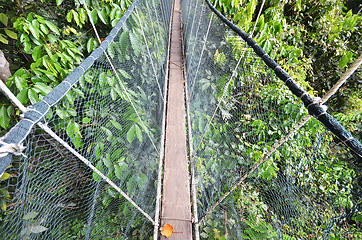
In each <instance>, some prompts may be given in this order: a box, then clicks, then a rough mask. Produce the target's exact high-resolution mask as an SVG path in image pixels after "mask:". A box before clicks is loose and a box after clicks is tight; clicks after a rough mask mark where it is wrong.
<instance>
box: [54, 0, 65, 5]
mask: <svg viewBox="0 0 362 240" xmlns="http://www.w3.org/2000/svg"><path fill="white" fill-rule="evenodd" d="M55 2H56V3H57V6H59V5H60V4H62V2H63V0H56V1H55Z"/></svg>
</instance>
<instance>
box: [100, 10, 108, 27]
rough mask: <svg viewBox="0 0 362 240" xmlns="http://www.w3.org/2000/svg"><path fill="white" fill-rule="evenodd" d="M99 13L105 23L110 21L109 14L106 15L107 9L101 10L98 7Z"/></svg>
mask: <svg viewBox="0 0 362 240" xmlns="http://www.w3.org/2000/svg"><path fill="white" fill-rule="evenodd" d="M97 13H98V17H99V19H100V20H101V21H102V22H103V23H104V24H107V23H108V18H107V15H106V12H105V10H104V9H103V10H102V11H101V10H99V9H97Z"/></svg>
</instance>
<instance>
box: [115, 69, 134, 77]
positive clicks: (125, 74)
mask: <svg viewBox="0 0 362 240" xmlns="http://www.w3.org/2000/svg"><path fill="white" fill-rule="evenodd" d="M118 72H119V73H120V74H121V75H122V76H123V77H124V78H126V79H131V78H132V77H131V76H130V75H129V74H128V73H127V72H126V71H125V70H123V69H118Z"/></svg>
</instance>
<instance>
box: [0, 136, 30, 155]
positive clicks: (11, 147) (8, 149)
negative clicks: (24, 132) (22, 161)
mask: <svg viewBox="0 0 362 240" xmlns="http://www.w3.org/2000/svg"><path fill="white" fill-rule="evenodd" d="M0 144H2V146H1V147H0V158H3V157H6V156H7V155H8V154H9V153H11V154H14V155H17V156H19V155H22V156H23V157H26V156H25V154H24V153H23V151H24V150H25V147H24V146H23V144H17V143H6V142H3V141H2V140H0Z"/></svg>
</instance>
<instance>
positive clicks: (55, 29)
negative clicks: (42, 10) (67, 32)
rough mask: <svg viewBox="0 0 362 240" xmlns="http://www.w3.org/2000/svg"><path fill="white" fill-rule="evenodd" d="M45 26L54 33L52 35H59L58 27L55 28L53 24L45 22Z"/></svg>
mask: <svg viewBox="0 0 362 240" xmlns="http://www.w3.org/2000/svg"><path fill="white" fill-rule="evenodd" d="M45 24H46V25H47V26H48V28H49V29H50V30H52V32H54V33H55V34H57V35H60V32H59V30H58V27H57V26H56V25H55V24H54V23H52V22H49V21H47V20H45Z"/></svg>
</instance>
